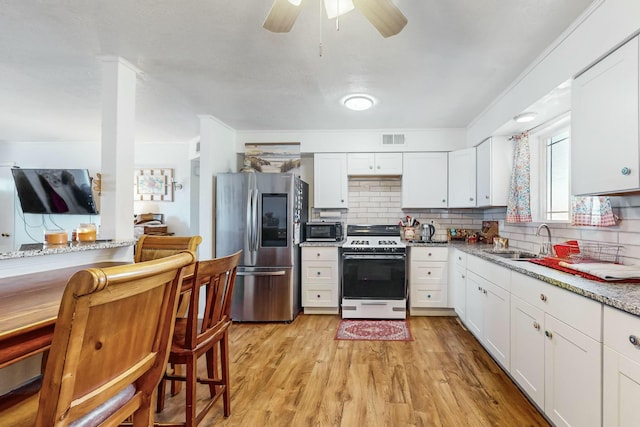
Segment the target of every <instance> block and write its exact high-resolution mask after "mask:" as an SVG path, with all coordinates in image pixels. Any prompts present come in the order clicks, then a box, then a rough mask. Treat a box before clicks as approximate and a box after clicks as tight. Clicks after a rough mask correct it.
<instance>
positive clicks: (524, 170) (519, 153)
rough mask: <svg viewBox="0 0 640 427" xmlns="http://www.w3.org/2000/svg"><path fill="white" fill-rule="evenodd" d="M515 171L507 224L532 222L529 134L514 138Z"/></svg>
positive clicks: (510, 192) (510, 188)
mask: <svg viewBox="0 0 640 427" xmlns="http://www.w3.org/2000/svg"><path fill="white" fill-rule="evenodd" d="M513 139H514V140H515V149H514V153H513V169H512V170H511V185H510V187H509V199H508V202H507V222H531V185H530V182H531V153H530V151H529V133H528V132H524V133H522V134H520V135H515V136H514V137H513Z"/></svg>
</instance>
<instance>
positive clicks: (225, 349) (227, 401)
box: [220, 330, 231, 417]
mask: <svg viewBox="0 0 640 427" xmlns="http://www.w3.org/2000/svg"><path fill="white" fill-rule="evenodd" d="M220 353H221V354H220V362H221V364H222V384H223V386H222V387H224V390H223V391H222V398H223V399H224V416H225V417H228V416H229V415H231V391H230V390H229V333H228V330H227V331H225V332H224V336H223V337H222V340H220Z"/></svg>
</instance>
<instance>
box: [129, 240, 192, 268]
mask: <svg viewBox="0 0 640 427" xmlns="http://www.w3.org/2000/svg"><path fill="white" fill-rule="evenodd" d="M200 243H202V237H200V236H185V237H182V236H153V235H149V234H143V235H142V236H140V238H139V239H138V243H136V252H135V254H134V258H133V260H134V262H141V261H149V260H152V259H158V258H164V257H167V256H170V255H174V254H177V253H178V252H180V251H184V250H188V251H192V252H196V250H197V249H198V245H199V244H200Z"/></svg>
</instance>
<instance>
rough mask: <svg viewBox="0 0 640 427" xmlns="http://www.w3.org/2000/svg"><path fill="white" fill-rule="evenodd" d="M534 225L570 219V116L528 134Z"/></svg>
mask: <svg viewBox="0 0 640 427" xmlns="http://www.w3.org/2000/svg"><path fill="white" fill-rule="evenodd" d="M529 141H530V144H531V211H532V215H533V221H534V222H551V221H556V222H569V221H570V219H571V173H570V171H571V169H570V158H571V128H570V117H569V115H568V114H566V115H564V116H562V117H560V118H559V119H557V120H555V121H554V122H553V123H550V124H549V125H548V126H545V128H544V129H541V130H539V131H538V132H536V133H535V134H534V133H530V134H529Z"/></svg>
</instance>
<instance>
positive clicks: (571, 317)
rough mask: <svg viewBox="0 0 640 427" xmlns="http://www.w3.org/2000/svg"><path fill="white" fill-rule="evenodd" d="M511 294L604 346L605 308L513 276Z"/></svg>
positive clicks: (536, 282)
mask: <svg viewBox="0 0 640 427" xmlns="http://www.w3.org/2000/svg"><path fill="white" fill-rule="evenodd" d="M511 292H512V293H513V294H514V295H516V296H518V297H519V298H521V299H523V300H524V301H526V302H528V303H529V304H531V305H533V306H534V307H537V308H539V309H541V310H543V311H545V312H547V313H549V314H551V315H552V316H554V317H555V318H557V319H559V320H562V321H563V322H565V323H567V324H569V325H571V326H572V327H574V328H576V329H578V330H579V331H580V332H582V333H584V334H586V335H588V336H590V337H591V338H593V339H594V340H596V341H598V342H602V304H600V303H599V302H597V301H593V300H590V299H588V298H585V297H582V296H580V295H577V294H574V293H572V292H570V291H567V290H565V289H561V288H559V287H556V286H553V285H550V284H548V283H544V282H543V281H541V280H538V279H534V278H533V277H529V276H526V275H524V274H520V273H516V272H513V275H512V282H511Z"/></svg>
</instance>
